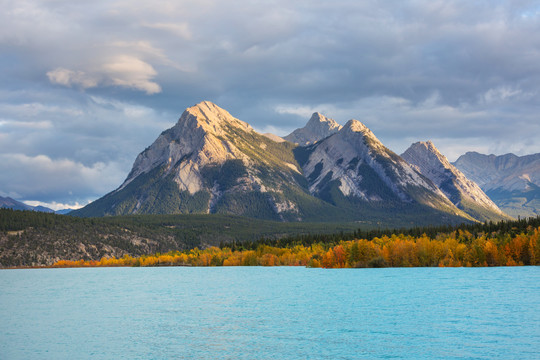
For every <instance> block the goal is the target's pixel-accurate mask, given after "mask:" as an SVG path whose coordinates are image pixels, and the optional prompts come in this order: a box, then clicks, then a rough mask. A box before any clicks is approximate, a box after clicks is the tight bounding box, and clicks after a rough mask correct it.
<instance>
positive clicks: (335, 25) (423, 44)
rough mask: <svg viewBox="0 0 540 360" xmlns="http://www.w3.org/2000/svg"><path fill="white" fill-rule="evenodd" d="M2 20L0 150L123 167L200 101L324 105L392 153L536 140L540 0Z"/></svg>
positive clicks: (12, 5) (284, 5)
mask: <svg viewBox="0 0 540 360" xmlns="http://www.w3.org/2000/svg"><path fill="white" fill-rule="evenodd" d="M0 23H2V24H3V25H2V28H1V29H0V54H1V55H0V66H1V67H2V70H3V71H2V72H0V84H1V85H0V95H1V100H0V154H22V155H24V156H27V157H29V158H35V157H38V156H41V155H43V156H46V157H47V158H49V159H50V160H51V161H52V162H51V163H49V164H51V166H54V164H56V162H58V161H61V160H62V159H67V160H69V161H72V162H73V163H74V164H80V165H81V166H83V167H85V168H88V169H94V168H95V164H99V163H103V164H105V165H104V167H103V169H104V170H103V176H105V177H106V176H107V172H108V171H112V170H110V169H112V168H114V169H116V170H115V171H117V173H118V172H122V171H123V172H126V173H127V171H129V168H130V166H131V164H132V161H133V160H134V158H135V156H136V154H137V153H138V152H140V151H141V150H143V149H144V148H145V147H146V146H148V145H149V144H150V143H151V142H152V141H153V140H154V138H155V137H157V135H158V134H159V133H160V132H161V131H162V130H164V129H165V128H167V127H170V126H171V125H172V124H173V123H174V122H175V121H176V120H177V118H178V116H179V115H180V114H181V112H182V111H183V110H184V109H185V108H186V107H188V106H191V105H193V104H195V103H198V102H199V101H202V100H210V101H214V102H216V103H217V104H218V105H220V106H222V107H224V108H226V109H227V110H229V111H230V112H231V113H232V114H233V115H234V116H236V117H238V118H240V119H242V120H245V121H248V122H250V123H251V124H252V125H253V126H254V127H255V128H257V129H261V130H262V129H272V130H273V131H275V132H277V133H279V134H281V135H283V134H286V133H288V132H290V131H292V130H293V129H294V128H296V127H301V126H303V125H304V123H305V122H306V121H307V119H308V118H309V114H308V113H309V112H310V111H321V112H323V113H325V114H326V115H328V116H330V117H333V118H335V119H336V120H337V121H338V122H341V123H344V122H345V121H347V120H348V119H350V118H357V119H359V120H361V121H364V122H365V123H366V125H368V126H369V127H370V128H372V130H373V131H374V132H375V134H376V135H377V136H378V137H379V138H380V139H381V140H382V141H383V142H384V143H385V144H387V145H388V146H389V147H390V148H392V149H393V150H395V151H396V152H401V151H402V150H404V149H405V148H406V147H407V146H408V145H409V143H410V142H412V141H417V140H427V139H432V140H436V144H437V146H438V147H439V148H440V149H441V150H442V151H443V152H444V153H446V154H447V155H449V157H453V156H457V155H459V151H462V150H477V151H484V152H486V151H489V152H495V153H501V152H507V150H509V151H515V152H517V153H520V154H525V153H531V152H540V147H539V146H540V145H539V144H538V142H537V141H536V139H537V138H538V135H539V134H540V128H539V126H540V125H538V124H540V121H539V119H538V115H537V114H538V113H539V112H538V105H537V104H538V103H539V100H540V85H539V84H540V68H539V66H538V64H539V63H540V9H539V7H538V5H537V3H536V2H534V1H495V2H494V1H475V2H470V1H428V0H425V1H405V2H404V1H385V2H380V1H374V0H373V1H362V2H358V1H347V0H342V1H335V2H332V3H329V2H326V1H295V2H293V3H291V2H286V1H282V0H278V1H247V0H246V1H240V2H223V1H215V0H205V1H181V2H177V1H156V2H151V3H150V2H147V1H143V0H134V1H129V2H125V1H104V0H103V1H95V2H92V3H88V2H87V1H73V0H70V1H67V0H66V1H61V0H60V1H54V2H40V1H24V2H23V1H8V2H7V3H6V4H5V11H3V12H2V13H1V14H0ZM306 114H308V115H306ZM110 164H114V166H112V165H111V166H112V167H110V166H109V165H110ZM16 169H18V170H17V171H20V172H21V174H22V172H23V169H22V168H20V167H16ZM62 169H63V168H62ZM14 171H15V170H12V171H11V173H12V174H13V175H12V176H13V177H17V176H19V175H17V174H16V173H15V172H14ZM62 171H67V170H61V171H60V170H59V171H57V172H56V174H59V175H58V176H62V175H61V173H62ZM72 174H79V175H77V176H83V175H82V174H83V172H79V173H77V172H74V173H72ZM20 176H22V175H20ZM50 176H51V178H52V177H53V175H52V173H51V175H50ZM115 176H117V175H115ZM73 177H74V178H75V177H76V175H73ZM118 177H119V178H121V177H122V176H118ZM5 181H7V180H6V179H3V180H2V182H0V191H4V192H5V193H7V192H9V191H12V190H10V189H9V188H8V187H9V186H13V185H12V183H11V182H10V183H9V184H11V185H9V186H8V182H5ZM96 183H97V184H96V185H95V186H94V187H92V186H90V185H89V186H90V187H91V188H92V189H93V190H92V191H90V190H88V189H89V188H88V189H87V190H84V191H83V190H82V188H81V189H79V190H78V191H80V194H79V195H77V196H79V197H80V196H82V195H81V194H83V193H85V194H90V193H92V194H94V196H97V195H95V194H96V193H97V192H98V191H97V189H102V188H101V187H100V186H101V185H99V183H100V180H96ZM117 185H119V184H117ZM108 186H111V185H110V184H109V185H108ZM17 189H18V190H17V192H18V193H20V194H21V196H24V197H25V198H26V199H29V200H41V199H43V198H44V197H41V198H40V199H38V198H35V199H30V198H28V197H26V196H25V195H24V191H23V189H22V188H20V187H18V188H17ZM110 190H112V189H110ZM44 191H45V190H44ZM30 193H31V191H30V190H28V194H30ZM51 193H56V192H55V191H53V190H51ZM35 196H37V195H35ZM49 199H51V198H50V197H49ZM58 201H60V200H59V199H58ZM62 201H63V202H66V201H67V200H62Z"/></svg>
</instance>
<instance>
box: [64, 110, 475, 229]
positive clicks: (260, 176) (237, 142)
mask: <svg viewBox="0 0 540 360" xmlns="http://www.w3.org/2000/svg"><path fill="white" fill-rule="evenodd" d="M308 125H309V126H308ZM319 125H321V126H319ZM302 129H303V130H306V129H307V130H310V131H304V132H302V131H299V132H297V133H296V134H297V135H298V134H302V133H303V134H304V135H305V134H308V135H313V136H314V137H311V138H310V139H307V138H306V143H307V144H306V145H304V146H301V145H297V144H293V143H292V142H290V141H283V142H276V141H274V140H272V139H269V138H268V137H267V136H265V135H263V134H259V133H258V132H256V131H255V130H254V129H253V128H252V127H251V126H250V125H249V124H248V123H246V122H244V121H241V120H239V119H236V118H235V117H233V116H232V115H231V114H230V113H228V112H227V111H226V110H224V109H221V108H220V107H218V106H217V105H215V104H213V103H211V102H208V101H204V102H201V103H199V104H197V105H195V106H192V107H190V108H188V109H186V110H185V111H184V112H183V113H182V115H181V116H180V118H179V120H178V122H177V123H176V124H175V125H174V126H173V127H172V128H170V129H168V130H165V131H164V132H162V133H161V135H160V136H159V137H158V138H157V139H156V140H155V141H154V143H152V144H151V145H150V146H149V147H147V148H146V149H145V150H144V151H143V152H141V153H140V154H139V155H138V156H137V158H136V160H135V162H134V165H133V168H132V170H131V172H130V173H129V175H128V176H127V178H126V180H125V181H124V182H123V184H122V185H121V186H120V187H119V188H118V189H116V190H114V191H113V192H111V193H109V194H107V195H105V196H104V197H102V198H100V199H98V200H96V201H95V202H93V203H91V204H89V205H87V206H86V207H85V208H83V209H80V210H77V211H75V212H74V215H78V216H103V215H122V214H139V213H140V214H143V213H224V214H235V215H242V216H248V217H256V218H264V219H270V220H280V221H336V220H344V219H346V220H362V219H376V220H377V221H378V220H381V221H388V220H389V219H391V218H392V217H399V216H401V217H403V218H407V219H410V221H411V223H415V221H433V222H434V223H435V222H438V223H441V222H463V221H474V219H473V218H472V217H471V216H470V215H468V214H466V213H465V212H463V211H462V210H460V209H458V208H457V207H455V206H454V204H452V202H451V201H450V200H448V198H447V197H446V196H445V195H444V194H443V193H442V192H441V190H440V189H439V188H438V187H437V186H436V185H435V184H433V182H432V181H431V180H429V179H428V178H427V177H425V176H424V175H422V174H421V173H419V172H418V171H417V170H415V169H414V168H413V167H411V166H410V165H409V164H408V163H407V162H406V161H405V160H403V159H402V158H401V157H400V156H399V155H397V154H395V153H393V152H392V151H391V150H389V149H388V148H386V147H385V146H384V145H383V144H382V143H381V142H380V141H379V140H378V139H377V138H376V136H375V135H374V134H373V133H372V132H371V130H370V129H369V128H368V127H367V126H365V125H364V124H363V123H361V122H360V121H358V120H354V119H353V120H350V121H348V122H347V123H346V124H345V126H341V125H339V124H337V123H336V122H335V121H334V120H332V119H329V118H326V117H324V115H322V114H319V113H314V114H313V115H312V117H311V118H310V120H309V121H308V124H307V125H306V126H305V127H304V128H302ZM302 129H298V130H302ZM313 129H319V130H320V129H322V130H321V131H318V132H317V131H311V130H313ZM293 133H295V132H293ZM293 133H291V134H293ZM285 139H287V137H285ZM308 140H309V141H308ZM417 215H418V216H417Z"/></svg>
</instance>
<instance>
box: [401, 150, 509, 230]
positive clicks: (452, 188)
mask: <svg viewBox="0 0 540 360" xmlns="http://www.w3.org/2000/svg"><path fill="white" fill-rule="evenodd" d="M401 157H402V158H403V159H404V160H405V161H407V162H408V163H409V164H411V165H412V166H414V167H415V168H416V169H417V170H418V171H419V172H420V173H421V174H422V175H424V176H425V177H427V178H428V179H430V180H431V181H433V183H434V184H435V185H437V187H439V188H440V189H441V191H442V192H443V193H444V194H445V195H446V197H447V198H448V199H449V200H450V201H451V202H452V203H453V204H454V205H456V206H457V207H458V208H459V209H461V210H463V211H465V212H466V213H468V214H469V215H471V216H473V217H474V218H476V219H481V220H482V221H484V220H492V219H497V218H498V219H504V218H506V219H507V218H508V217H507V216H506V215H505V214H504V213H503V212H502V211H501V210H500V209H499V208H498V207H497V205H495V203H493V201H491V199H489V197H488V196H487V195H486V194H485V193H484V192H483V191H482V190H481V189H480V187H479V186H478V185H477V184H476V183H474V182H473V181H471V180H469V179H467V177H466V176H465V175H464V174H463V173H462V172H461V171H459V170H458V169H457V168H456V167H455V166H453V165H452V164H451V163H450V162H449V161H448V159H447V158H446V156H444V155H443V154H442V153H441V152H440V151H439V149H437V148H436V147H435V145H434V144H433V143H432V142H431V141H426V142H422V141H420V142H416V143H414V144H412V145H411V146H410V147H409V148H408V149H407V150H406V151H405V152H404V153H403V154H402V155H401Z"/></svg>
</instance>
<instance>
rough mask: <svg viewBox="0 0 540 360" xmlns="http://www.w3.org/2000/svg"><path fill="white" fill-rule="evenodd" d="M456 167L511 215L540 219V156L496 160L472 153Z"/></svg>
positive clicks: (460, 158) (458, 160)
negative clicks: (537, 217) (539, 216)
mask: <svg viewBox="0 0 540 360" xmlns="http://www.w3.org/2000/svg"><path fill="white" fill-rule="evenodd" d="M454 165H455V166H456V167H457V168H458V169H459V170H461V171H462V172H463V173H464V174H465V175H466V176H467V177H468V178H470V179H471V180H473V181H475V182H476V183H477V184H478V185H479V186H480V187H481V188H482V190H484V192H485V193H486V194H487V195H488V196H489V197H490V198H491V199H492V200H493V201H494V202H495V203H496V204H497V205H498V206H499V207H500V208H501V209H502V210H503V211H505V212H506V213H507V214H509V215H511V216H514V217H517V216H522V217H527V216H537V215H540V154H533V155H526V156H516V155H514V154H506V155H500V156H496V155H483V154H479V153H477V152H468V153H466V154H465V155H462V156H460V157H459V158H458V159H457V160H456V162H454Z"/></svg>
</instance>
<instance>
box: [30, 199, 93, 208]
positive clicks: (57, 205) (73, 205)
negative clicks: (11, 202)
mask: <svg viewBox="0 0 540 360" xmlns="http://www.w3.org/2000/svg"><path fill="white" fill-rule="evenodd" d="M22 202H23V203H25V204H26V205H30V206H45V207H46V208H49V209H52V210H54V211H57V210H63V209H73V210H75V209H80V208H82V207H83V206H86V205H87V204H88V202H87V203H83V204H81V203H79V202H77V201H76V202H74V203H58V202H56V201H53V202H43V201H32V200H23V201H22Z"/></svg>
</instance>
